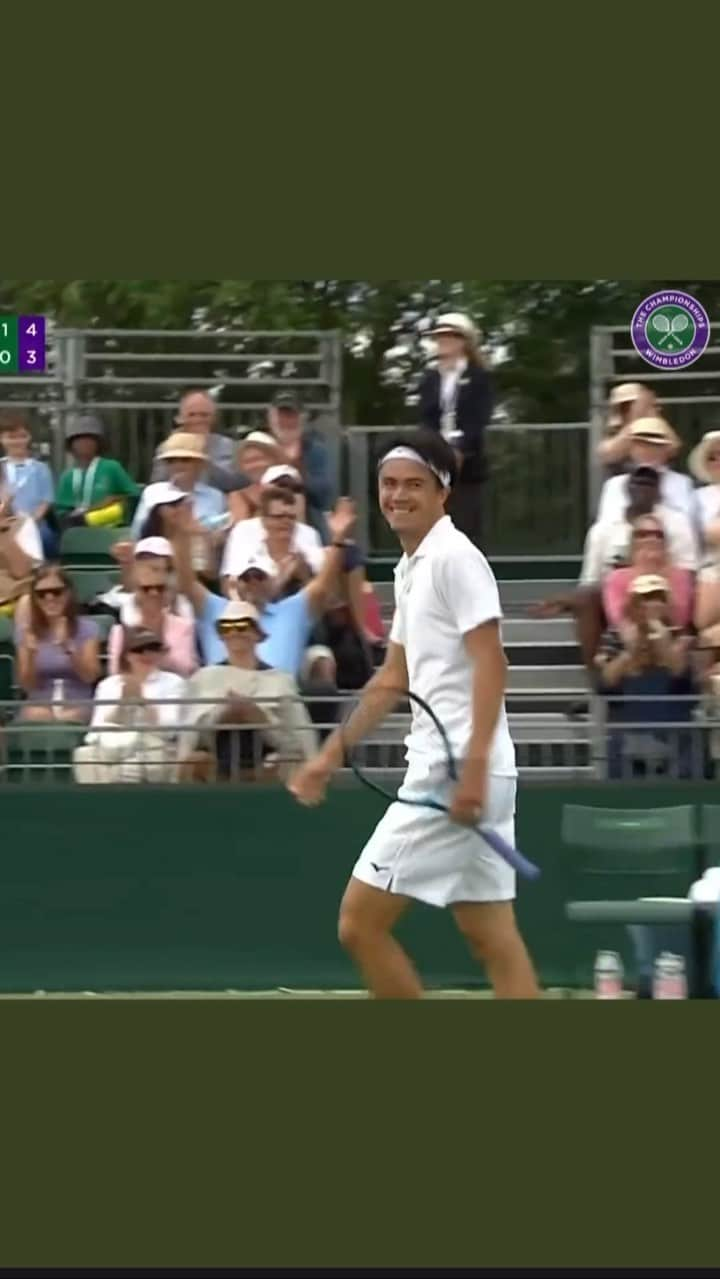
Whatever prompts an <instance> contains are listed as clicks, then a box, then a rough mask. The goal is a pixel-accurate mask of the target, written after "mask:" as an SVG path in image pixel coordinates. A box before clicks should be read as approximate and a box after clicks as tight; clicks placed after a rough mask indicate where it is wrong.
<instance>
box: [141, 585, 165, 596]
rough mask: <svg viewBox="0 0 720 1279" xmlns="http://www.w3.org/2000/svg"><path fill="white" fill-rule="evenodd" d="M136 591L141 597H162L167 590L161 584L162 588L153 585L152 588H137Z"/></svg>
mask: <svg viewBox="0 0 720 1279" xmlns="http://www.w3.org/2000/svg"><path fill="white" fill-rule="evenodd" d="M138 590H139V592H140V594H141V595H164V594H165V592H166V590H167V586H166V585H165V583H163V585H162V586H158V585H157V584H153V585H152V586H139V587H138Z"/></svg>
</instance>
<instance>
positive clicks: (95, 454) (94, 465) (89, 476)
mask: <svg viewBox="0 0 720 1279" xmlns="http://www.w3.org/2000/svg"><path fill="white" fill-rule="evenodd" d="M104 438H105V431H104V428H103V424H102V422H101V421H100V419H99V418H97V417H79V418H76V419H75V420H74V421H72V422H71V423H70V424H69V426H68V427H67V430H66V432H65V440H66V443H67V446H68V449H69V450H70V452H71V453H72V456H73V460H74V465H73V466H71V467H69V468H68V469H67V470H66V471H63V473H62V475H61V476H60V479H59V481H58V487H57V495H56V498H55V510H56V512H57V515H58V519H59V521H60V523H61V525H62V526H64V527H65V528H68V527H71V526H73V525H77V524H89V525H91V526H100V525H104V526H111V527H112V526H116V525H121V524H125V523H127V516H128V511H127V499H128V498H136V497H138V496H139V495H140V486H139V485H138V484H136V483H135V481H134V480H133V479H131V478H130V476H129V475H128V473H127V471H126V470H125V468H124V467H123V466H121V465H120V463H119V462H116V461H115V460H114V458H111V457H103V455H102V445H103V441H104Z"/></svg>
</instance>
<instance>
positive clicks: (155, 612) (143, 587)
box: [108, 543, 198, 678]
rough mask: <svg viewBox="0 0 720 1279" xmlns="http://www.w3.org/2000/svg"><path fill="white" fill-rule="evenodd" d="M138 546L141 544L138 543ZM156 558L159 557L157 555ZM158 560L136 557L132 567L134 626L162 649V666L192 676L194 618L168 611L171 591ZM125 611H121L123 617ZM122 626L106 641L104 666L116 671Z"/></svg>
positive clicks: (194, 645) (196, 664)
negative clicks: (153, 637) (152, 636)
mask: <svg viewBox="0 0 720 1279" xmlns="http://www.w3.org/2000/svg"><path fill="white" fill-rule="evenodd" d="M140 545H142V543H140ZM158 558H159V557H158ZM162 563H163V562H162V560H161V562H160V563H157V561H156V562H154V563H153V562H152V561H148V560H147V559H138V560H136V561H135V564H134V568H133V581H134V590H133V593H132V600H131V602H132V616H133V619H134V625H136V626H138V627H140V629H141V630H143V631H144V632H145V633H146V634H147V633H150V634H152V635H154V636H155V637H156V638H157V640H158V641H159V642H160V644H161V646H162V650H163V669H164V670H166V671H172V672H173V673H174V674H176V675H182V676H183V677H185V678H187V676H189V675H192V673H193V671H195V670H197V667H198V655H197V647H196V644H195V619H194V617H192V618H189V617H180V616H178V614H177V613H173V612H172V611H171V607H170V606H171V602H172V594H171V588H170V580H169V574H168V571H167V569H166V568H165V567H164V566H162ZM127 614H128V610H127V609H126V610H125V616H126V617H127ZM124 640H125V629H124V627H123V626H122V625H117V626H114V627H113V628H112V630H111V632H110V638H109V641H108V669H109V672H110V674H111V675H117V674H118V672H119V670H120V665H121V660H122V654H123V645H124Z"/></svg>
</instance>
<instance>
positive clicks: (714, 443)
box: [688, 431, 720, 484]
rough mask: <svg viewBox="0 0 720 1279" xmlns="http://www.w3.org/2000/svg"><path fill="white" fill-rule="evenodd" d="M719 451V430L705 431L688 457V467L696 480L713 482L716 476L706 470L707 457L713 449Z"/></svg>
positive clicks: (715, 480) (704, 482) (706, 482)
mask: <svg viewBox="0 0 720 1279" xmlns="http://www.w3.org/2000/svg"><path fill="white" fill-rule="evenodd" d="M715 448H716V449H718V451H720V431H707V432H706V434H705V435H703V437H702V439H701V441H700V443H699V444H698V445H696V447H695V448H694V449H693V451H692V453H691V454H690V457H689V458H688V468H689V470H691V471H692V473H693V475H694V476H695V479H696V480H700V481H701V483H703V484H715V483H716V482H717V479H716V477H714V476H713V475H711V473H710V471H709V470H708V464H707V459H708V456H709V454H710V453H712V451H713V449H715Z"/></svg>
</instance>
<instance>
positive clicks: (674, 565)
mask: <svg viewBox="0 0 720 1279" xmlns="http://www.w3.org/2000/svg"><path fill="white" fill-rule="evenodd" d="M682 449H683V441H682V439H681V438H680V436H679V435H678V434H677V432H676V431H675V430H674V428H673V427H672V426H671V425H670V423H668V422H667V421H666V420H665V418H664V417H663V413H662V407H661V406H660V405H659V404H658V402H657V400H656V398H655V396H654V394H653V393H652V392H651V391H649V390H648V388H646V387H644V386H641V385H639V384H633V383H629V384H626V385H623V386H618V387H616V388H615V389H614V390H613V392H612V394H611V396H610V402H609V412H608V423H607V433H606V435H605V438H604V439H603V440H602V442H601V444H600V446H599V461H600V463H601V464H602V465H603V466H604V467H606V468H607V474H606V478H605V481H604V483H603V486H602V490H601V493H600V499H599V502H598V506H597V512H596V515H595V520H594V522H593V524H592V526H591V527H590V529H589V530H588V533H587V537H586V539H585V548H584V555H583V563H582V569H581V573H580V580H579V583H578V586H577V589H576V590H575V591H574V592H572V593H570V594H569V595H565V596H559V597H556V598H554V599H551V600H546V601H544V602H543V603H542V604H541V605H540V606H539V607H538V609H537V610H536V611H537V612H539V613H541V614H542V615H545V616H548V615H557V614H561V613H563V612H566V613H570V614H572V615H573V616H574V618H575V622H576V627H577V634H578V641H579V644H580V647H581V650H582V655H583V660H584V663H585V666H586V669H587V671H588V675H589V677H590V681H591V684H592V687H593V689H594V690H595V692H597V693H598V694H599V695H600V697H601V698H602V699H603V704H604V706H605V709H606V718H607V722H608V728H609V732H608V737H607V744H608V773H609V776H610V777H613V778H619V777H628V776H633V777H637V776H652V775H673V776H678V777H690V776H697V775H701V776H702V775H705V773H706V772H707V769H708V768H712V767H713V757H714V756H716V755H717V751H716V750H715V747H714V746H713V745H712V743H713V741H714V738H713V736H712V735H710V741H711V749H710V751H709V752H707V751H706V750H705V747H704V745H703V738H702V736H701V735H700V734H699V733H697V732H693V729H692V724H693V722H694V721H695V720H696V718H697V715H698V713H700V714H702V713H703V711H704V710H707V709H708V708H709V707H711V706H712V704H714V703H716V702H717V692H718V689H719V688H720V682H719V681H718V673H719V672H720V432H719V431H709V432H708V433H707V434H705V435H704V436H703V438H702V440H701V441H700V443H699V444H698V445H697V446H696V447H695V448H694V449H693V450H692V451H691V453H690V455H689V457H688V459H687V471H685V470H684V469H682V467H681V466H680V465H679V463H678V457H679V455H680V454H681V452H682Z"/></svg>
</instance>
